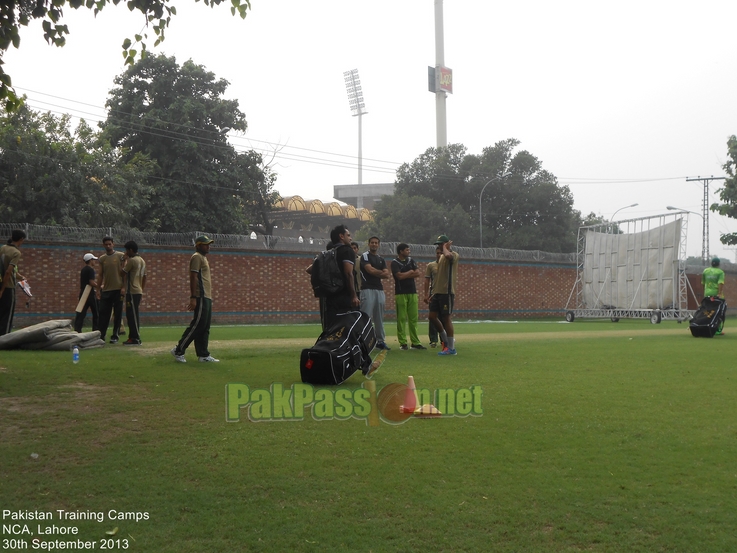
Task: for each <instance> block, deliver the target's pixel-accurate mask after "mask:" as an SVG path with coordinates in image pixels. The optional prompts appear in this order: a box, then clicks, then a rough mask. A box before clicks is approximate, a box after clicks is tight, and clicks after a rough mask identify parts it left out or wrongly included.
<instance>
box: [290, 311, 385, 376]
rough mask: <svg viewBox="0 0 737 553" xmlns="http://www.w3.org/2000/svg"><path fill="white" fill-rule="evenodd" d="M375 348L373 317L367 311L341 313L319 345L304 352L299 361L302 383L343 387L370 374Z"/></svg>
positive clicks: (318, 340)
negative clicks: (359, 374) (356, 377)
mask: <svg viewBox="0 0 737 553" xmlns="http://www.w3.org/2000/svg"><path fill="white" fill-rule="evenodd" d="M375 345H376V333H375V331H374V326H373V325H372V324H371V317H369V316H368V315H367V314H366V313H364V312H363V311H350V312H347V313H339V314H338V315H336V316H335V320H334V321H333V323H332V324H331V325H330V326H329V327H328V328H327V329H325V330H324V331H323V333H322V334H320V337H319V338H318V339H317V342H315V345H314V346H312V347H311V348H308V349H303V350H302V355H301V358H300V361H299V370H300V375H301V376H302V382H306V383H308V384H341V383H342V382H344V381H346V380H347V379H348V378H350V376H351V375H352V374H353V373H354V372H356V371H357V370H361V371H362V372H364V373H366V372H367V371H368V370H369V367H370V366H371V350H373V349H374V346H375Z"/></svg>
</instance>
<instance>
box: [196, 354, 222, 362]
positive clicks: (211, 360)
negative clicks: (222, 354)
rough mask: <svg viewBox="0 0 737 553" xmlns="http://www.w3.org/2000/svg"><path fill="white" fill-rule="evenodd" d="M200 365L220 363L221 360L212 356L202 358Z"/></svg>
mask: <svg viewBox="0 0 737 553" xmlns="http://www.w3.org/2000/svg"><path fill="white" fill-rule="evenodd" d="M199 359H200V363H220V359H215V358H214V357H213V356H212V355H208V356H207V357H200V358H199Z"/></svg>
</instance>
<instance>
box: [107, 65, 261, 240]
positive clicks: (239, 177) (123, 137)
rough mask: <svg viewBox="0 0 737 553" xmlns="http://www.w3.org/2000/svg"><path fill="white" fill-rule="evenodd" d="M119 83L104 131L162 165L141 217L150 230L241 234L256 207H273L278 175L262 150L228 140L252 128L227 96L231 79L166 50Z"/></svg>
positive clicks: (130, 152)
mask: <svg viewBox="0 0 737 553" xmlns="http://www.w3.org/2000/svg"><path fill="white" fill-rule="evenodd" d="M115 84H116V88H114V89H113V90H112V91H111V92H110V98H109V99H108V101H107V103H106V105H107V107H108V108H109V112H108V117H107V120H106V121H105V122H104V123H103V124H102V128H103V131H104V136H105V137H107V138H108V139H109V140H110V142H111V144H112V145H113V146H116V147H121V148H123V149H124V151H126V152H128V155H129V156H134V155H136V154H145V155H147V156H149V157H150V158H151V160H153V161H155V162H156V163H157V165H158V170H157V173H156V175H155V176H154V177H152V178H151V179H149V184H150V185H151V188H152V190H153V194H152V196H151V204H150V206H149V207H148V209H146V210H144V211H142V212H141V213H140V214H139V216H138V219H139V221H140V222H141V225H142V227H143V228H144V229H146V230H157V231H165V232H178V231H184V230H191V229H200V230H207V231H209V232H222V233H243V232H246V231H247V230H248V219H249V218H254V217H257V216H258V209H256V208H255V206H257V205H258V206H259V209H268V208H269V207H270V206H273V198H272V196H271V194H272V192H271V186H272V185H273V180H274V178H273V175H272V174H271V173H270V172H269V171H268V170H267V169H266V168H264V167H263V164H262V162H261V158H260V156H258V155H255V154H253V153H249V154H241V155H238V154H237V153H236V151H235V150H234V148H233V147H232V146H231V145H230V144H229V143H228V141H227V132H228V131H229V130H231V129H233V130H241V131H245V130H246V119H245V116H244V115H243V113H241V111H240V110H239V109H238V101H237V100H225V99H223V97H222V96H223V94H224V93H225V90H226V89H227V87H228V84H229V83H228V82H227V81H226V80H224V79H216V78H215V75H214V74H213V73H212V72H209V71H207V70H206V69H205V68H204V67H203V66H201V65H197V64H195V63H194V62H193V61H191V60H189V61H186V62H185V63H184V64H183V65H182V66H179V65H178V64H177V62H176V60H175V58H173V57H167V56H165V55H163V54H161V55H158V56H148V57H145V58H143V59H141V60H139V61H138V62H136V63H135V65H133V66H132V67H129V68H128V69H127V70H126V71H125V72H124V73H123V74H122V75H119V76H118V77H116V79H115ZM259 166H260V168H259ZM259 202H260V203H259Z"/></svg>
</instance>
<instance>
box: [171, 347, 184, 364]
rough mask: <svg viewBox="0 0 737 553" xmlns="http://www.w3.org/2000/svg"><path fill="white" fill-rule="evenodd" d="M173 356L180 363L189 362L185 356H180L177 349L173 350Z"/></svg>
mask: <svg viewBox="0 0 737 553" xmlns="http://www.w3.org/2000/svg"><path fill="white" fill-rule="evenodd" d="M171 354H172V355H173V356H174V360H175V361H177V362H178V363H186V362H187V360H186V359H185V358H184V355H179V354H178V353H177V348H171Z"/></svg>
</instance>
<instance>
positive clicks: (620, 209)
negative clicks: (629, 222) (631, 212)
mask: <svg viewBox="0 0 737 553" xmlns="http://www.w3.org/2000/svg"><path fill="white" fill-rule="evenodd" d="M638 205H640V204H632V205H626V206H624V207H620V208H619V209H618V210H617V211H615V212H614V213H613V214H612V220H611V221H610V222H612V223H613V222H614V216H615V215H616V214H617V213H619V212H620V211H622V210H623V209H629V208H630V207H637V206H638Z"/></svg>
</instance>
